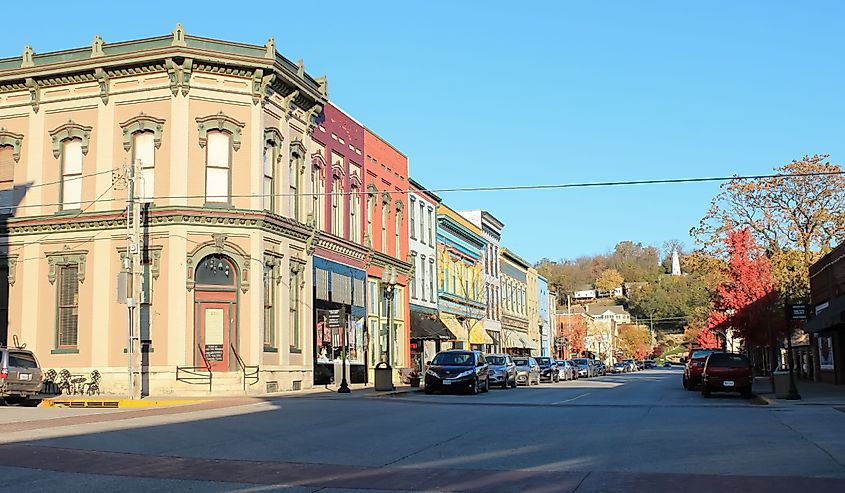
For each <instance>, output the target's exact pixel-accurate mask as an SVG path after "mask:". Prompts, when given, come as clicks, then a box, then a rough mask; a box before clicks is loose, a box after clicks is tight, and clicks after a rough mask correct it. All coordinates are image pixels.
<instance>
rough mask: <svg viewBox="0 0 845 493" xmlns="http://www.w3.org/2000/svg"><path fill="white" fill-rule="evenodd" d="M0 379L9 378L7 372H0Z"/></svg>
mask: <svg viewBox="0 0 845 493" xmlns="http://www.w3.org/2000/svg"><path fill="white" fill-rule="evenodd" d="M0 378H9V372H7V371H0Z"/></svg>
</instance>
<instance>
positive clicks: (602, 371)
mask: <svg viewBox="0 0 845 493" xmlns="http://www.w3.org/2000/svg"><path fill="white" fill-rule="evenodd" d="M593 372H595V375H596V376H602V377H603V376H605V375H607V367H605V366H604V362H603V361H599V360H597V359H596V360H593Z"/></svg>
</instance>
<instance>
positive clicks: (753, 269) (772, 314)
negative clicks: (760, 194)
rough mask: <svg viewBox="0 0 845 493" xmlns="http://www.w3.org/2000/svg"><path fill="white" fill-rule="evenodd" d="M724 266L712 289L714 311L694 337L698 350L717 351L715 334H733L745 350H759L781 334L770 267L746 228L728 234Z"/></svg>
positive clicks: (780, 319)
mask: <svg viewBox="0 0 845 493" xmlns="http://www.w3.org/2000/svg"><path fill="white" fill-rule="evenodd" d="M725 243H726V246H727V250H728V256H729V257H728V264H727V266H725V268H724V270H723V274H724V279H725V280H724V281H723V282H722V283H721V284H720V285H719V286H718V288H717V289H716V300H715V303H714V309H713V311H711V312H710V316H709V318H708V320H707V327H705V328H704V329H703V330H702V331H701V332H700V333H699V335H698V343H699V344H700V345H701V346H702V347H718V346H719V345H720V344H719V338H718V336H717V334H724V333H725V332H726V331H727V330H731V329H732V330H733V331H734V332H735V333H736V334H737V335H738V336H740V337H741V338H742V339H743V340H744V341H745V345H746V346H763V345H766V344H767V343H769V342H771V341H770V334H776V333H780V332H781V331H782V317H779V316H777V314H778V313H779V311H778V309H777V307H776V303H777V299H778V297H777V293H776V292H775V283H774V280H773V278H772V269H771V264H770V263H769V259H768V257H766V255H764V254H763V253H762V252H761V251H760V250H759V248H758V247H757V245H756V244H755V243H754V240H753V238H752V237H751V233H750V232H749V230H748V229H747V228H745V229H739V230H734V231H731V232H729V233H728V236H727V238H726V240H725Z"/></svg>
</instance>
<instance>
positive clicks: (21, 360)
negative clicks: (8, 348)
mask: <svg viewBox="0 0 845 493" xmlns="http://www.w3.org/2000/svg"><path fill="white" fill-rule="evenodd" d="M9 367H10V368H38V363H36V362H35V358H34V357H33V356H32V355H31V354H27V353H16V352H9Z"/></svg>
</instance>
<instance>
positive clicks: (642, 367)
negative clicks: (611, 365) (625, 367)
mask: <svg viewBox="0 0 845 493" xmlns="http://www.w3.org/2000/svg"><path fill="white" fill-rule="evenodd" d="M637 370H645V361H643V360H641V359H638V360H637Z"/></svg>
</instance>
